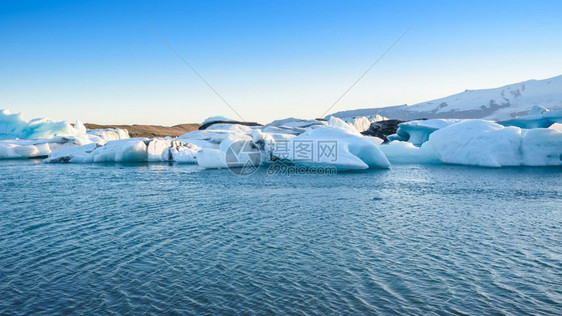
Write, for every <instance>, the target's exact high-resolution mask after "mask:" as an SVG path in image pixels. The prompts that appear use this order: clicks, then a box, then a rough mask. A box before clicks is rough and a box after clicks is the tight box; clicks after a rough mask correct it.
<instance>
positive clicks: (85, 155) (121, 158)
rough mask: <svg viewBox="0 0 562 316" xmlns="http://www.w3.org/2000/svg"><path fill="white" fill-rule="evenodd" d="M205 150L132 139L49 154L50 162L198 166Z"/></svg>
mask: <svg viewBox="0 0 562 316" xmlns="http://www.w3.org/2000/svg"><path fill="white" fill-rule="evenodd" d="M200 149H201V148H200V147H198V146H196V145H193V144H190V143H184V142H182V141H178V140H172V139H161V138H155V139H146V138H129V139H122V140H112V141H108V142H107V143H105V144H99V143H91V144H87V145H83V146H79V147H70V148H66V149H64V150H60V151H58V152H56V153H52V154H51V155H49V157H48V158H47V159H45V162H46V163H69V162H72V163H92V162H162V161H168V162H181V163H195V162H196V160H195V156H196V154H197V152H198V151H199V150H200Z"/></svg>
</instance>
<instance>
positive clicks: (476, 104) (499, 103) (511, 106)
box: [329, 75, 562, 120]
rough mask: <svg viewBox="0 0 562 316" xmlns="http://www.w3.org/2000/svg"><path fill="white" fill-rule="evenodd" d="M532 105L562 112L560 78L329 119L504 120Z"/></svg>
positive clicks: (472, 91) (517, 114) (360, 110)
mask: <svg viewBox="0 0 562 316" xmlns="http://www.w3.org/2000/svg"><path fill="white" fill-rule="evenodd" d="M534 105H540V106H542V107H545V108H549V109H551V110H554V109H562V75H560V76H557V77H553V78H550V79H544V80H529V81H525V82H521V83H516V84H511V85H507V86H504V87H500V88H494V89H483V90H466V91H464V92H461V93H458V94H454V95H451V96H448V97H445V98H441V99H436V100H432V101H428V102H423V103H418V104H415V105H411V106H408V105H398V106H389V107H383V108H372V109H358V110H350V111H341V112H337V113H334V114H331V115H329V116H336V117H340V118H349V117H356V116H368V115H376V114H379V115H382V116H385V117H388V118H393V119H401V120H413V119H420V118H458V119H490V120H507V119H510V118H513V117H517V116H522V115H526V114H527V113H528V111H529V110H530V109H531V108H532V107H533V106H534Z"/></svg>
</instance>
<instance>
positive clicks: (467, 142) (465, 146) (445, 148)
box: [429, 120, 522, 167]
mask: <svg viewBox="0 0 562 316" xmlns="http://www.w3.org/2000/svg"><path fill="white" fill-rule="evenodd" d="M521 139H522V137H521V129H519V128H516V127H503V126H502V125H499V124H497V123H494V122H490V121H483V120H470V121H465V122H461V123H457V124H454V125H451V126H448V127H446V128H443V129H440V130H438V131H435V132H434V133H433V134H431V136H430V137H429V142H430V143H431V145H432V146H433V148H434V149H435V152H436V154H437V156H438V157H439V159H440V160H441V161H442V162H444V163H451V164H463V165H474V166H484V167H501V166H518V165H520V164H521V156H520V152H519V150H520V147H521Z"/></svg>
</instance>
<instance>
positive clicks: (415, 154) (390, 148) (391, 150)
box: [380, 141, 441, 164]
mask: <svg viewBox="0 0 562 316" xmlns="http://www.w3.org/2000/svg"><path fill="white" fill-rule="evenodd" d="M380 149H381V151H382V152H383V153H384V155H385V156H386V158H388V160H389V161H390V163H392V164H437V163H440V162H441V161H440V160H439V159H438V158H437V156H436V154H435V151H434V150H433V146H432V145H431V143H429V142H426V143H424V144H422V145H421V147H417V146H415V145H414V144H412V143H409V142H401V141H392V142H390V143H388V144H382V145H381V146H380Z"/></svg>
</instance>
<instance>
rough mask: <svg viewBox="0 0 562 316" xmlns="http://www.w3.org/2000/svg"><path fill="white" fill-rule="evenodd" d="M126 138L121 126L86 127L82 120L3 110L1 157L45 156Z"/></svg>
mask: <svg viewBox="0 0 562 316" xmlns="http://www.w3.org/2000/svg"><path fill="white" fill-rule="evenodd" d="M124 138H129V134H128V132H127V131H126V130H122V129H105V130H86V127H85V126H84V124H82V122H80V121H77V122H76V123H75V124H70V123H68V122H65V121H61V122H54V121H51V120H49V119H45V118H41V119H33V120H30V121H27V120H25V119H24V118H23V115H22V114H20V113H17V114H12V113H10V112H9V111H8V110H1V111H0V159H2V158H4V159H5V158H12V159H13V158H35V157H46V156H48V155H50V154H52V153H55V152H58V151H60V150H64V149H65V148H70V147H76V146H81V145H85V144H91V143H98V144H105V143H106V142H107V141H109V140H117V139H124Z"/></svg>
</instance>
